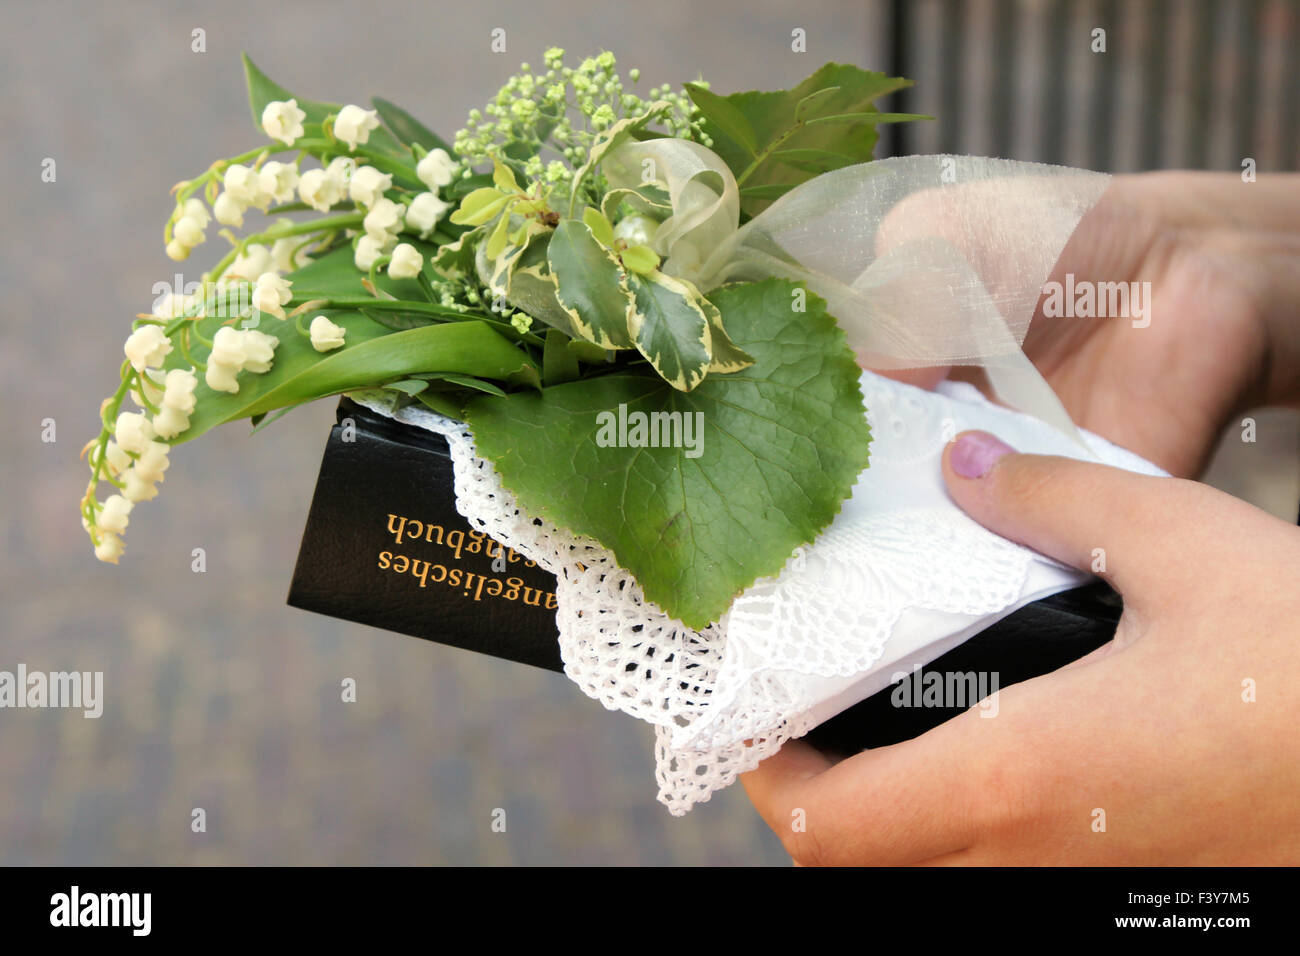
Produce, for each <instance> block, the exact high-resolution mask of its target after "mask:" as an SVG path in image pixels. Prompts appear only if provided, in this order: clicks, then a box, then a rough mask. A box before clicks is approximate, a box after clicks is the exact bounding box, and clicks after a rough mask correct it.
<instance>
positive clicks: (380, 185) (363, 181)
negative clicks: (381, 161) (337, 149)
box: [348, 166, 393, 209]
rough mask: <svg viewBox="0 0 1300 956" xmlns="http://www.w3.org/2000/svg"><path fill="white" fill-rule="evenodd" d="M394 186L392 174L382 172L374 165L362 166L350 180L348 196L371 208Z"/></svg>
mask: <svg viewBox="0 0 1300 956" xmlns="http://www.w3.org/2000/svg"><path fill="white" fill-rule="evenodd" d="M392 188H393V177H392V176H389V175H387V174H385V173H381V172H380V171H379V170H377V169H375V167H373V166H362V167H361V168H360V169H358V170H357V171H356V172H354V173H353V174H352V178H351V180H349V182H348V197H349V198H350V199H351V200H352V201H353V202H355V203H360V204H361V205H363V206H365V207H366V208H367V209H369V208H370V207H371V206H373V205H374V204H375V203H377V202H378V201H379V200H380V199H381V198H383V195H384V193H386V192H388V190H390V189H392Z"/></svg>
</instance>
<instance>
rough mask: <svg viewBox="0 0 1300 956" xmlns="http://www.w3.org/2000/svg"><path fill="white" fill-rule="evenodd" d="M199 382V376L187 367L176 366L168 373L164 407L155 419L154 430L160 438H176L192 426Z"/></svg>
mask: <svg viewBox="0 0 1300 956" xmlns="http://www.w3.org/2000/svg"><path fill="white" fill-rule="evenodd" d="M198 384H199V380H198V377H197V376H195V374H194V373H193V372H189V371H186V370H185V369H180V368H174V369H172V370H171V371H170V372H168V373H167V379H166V384H165V386H164V388H163V396H162V402H161V406H162V407H161V408H160V409H159V411H158V414H157V415H155V416H154V419H153V430H154V432H155V433H156V434H157V435H158V437H159V438H175V437H176V436H177V435H179V434H180V433H181V432H183V431H185V429H187V428H189V427H190V415H192V414H193V413H194V405H195V398H194V389H195V388H196V387H197V386H198Z"/></svg>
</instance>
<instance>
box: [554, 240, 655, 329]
mask: <svg viewBox="0 0 1300 956" xmlns="http://www.w3.org/2000/svg"><path fill="white" fill-rule="evenodd" d="M546 258H547V261H548V262H549V263H550V267H551V272H552V273H553V274H554V275H555V278H556V280H557V282H558V288H557V291H556V298H558V299H559V302H560V305H561V306H563V307H564V310H565V312H567V313H568V314H569V318H570V320H571V321H572V322H573V326H574V329H575V330H576V331H577V332H578V334H579V335H581V336H582V337H583V338H584V339H586V340H587V341H589V342H594V343H595V344H597V345H599V346H601V347H602V348H607V349H609V348H617V349H626V348H631V347H632V338H631V335H630V334H629V329H628V325H629V321H630V319H631V315H632V313H633V310H634V306H633V304H632V293H631V291H630V290H629V288H628V277H627V274H626V273H625V272H623V269H622V267H620V266H619V263H618V259H616V258H615V257H614V254H613V253H611V252H610V251H609V250H608V249H606V248H605V247H604V246H602V245H601V244H600V243H599V242H597V241H596V237H595V236H593V235H592V234H591V230H590V229H589V228H587V226H586V224H585V223H582V222H579V221H578V220H576V219H565V220H563V221H562V222H561V223H560V224H559V225H558V226H556V227H555V234H554V235H553V236H552V237H551V242H550V246H549V248H548V249H547V252H546Z"/></svg>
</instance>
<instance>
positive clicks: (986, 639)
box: [288, 398, 1122, 753]
mask: <svg viewBox="0 0 1300 956" xmlns="http://www.w3.org/2000/svg"><path fill="white" fill-rule="evenodd" d="M288 603H289V604H290V605H292V606H293V607H297V608H303V609H304V610H308V611H316V612H318V613H320V614H327V615H330V616H331V617H336V618H341V619H343V620H347V621H355V622H357V623H360V624H369V625H371V626H373V627H379V628H383V629H385V630H389V631H395V632H397V633H400V634H408V635H411V636H413V637H420V638H424V639H425V640H430V641H437V642H438V643H441V644H449V645H451V646H453V647H460V648H464V649H467V650H473V651H479V652H481V653H484V654H491V655H492V656H494V657H501V658H505V659H506V660H510V661H515V662H518V663H521V664H532V665H533V666H535V667H543V668H547V669H549V670H553V671H560V670H562V669H563V664H562V662H561V660H560V651H559V645H558V641H557V632H556V627H555V607H556V604H555V578H554V576H553V575H551V574H550V573H549V572H547V571H544V570H542V569H541V568H539V567H536V566H535V565H534V564H533V563H532V562H530V561H527V560H526V559H525V558H524V557H523V556H522V555H519V554H517V553H515V552H514V551H513V550H511V549H509V548H503V547H502V546H501V545H500V544H498V543H497V542H496V541H493V540H492V539H491V538H489V537H486V536H485V535H484V534H483V533H482V532H478V531H475V530H473V529H472V528H471V527H470V525H469V523H468V522H467V521H466V520H465V519H464V518H463V517H462V516H461V515H460V514H459V513H458V512H457V511H456V500H455V491H454V487H453V474H452V463H451V455H450V452H449V450H448V447H447V443H446V441H445V440H444V439H443V438H442V436H440V435H435V434H433V433H432V432H428V431H425V430H424V429H421V428H415V427H413V426H410V425H404V424H402V423H400V422H395V421H393V420H392V419H389V418H385V417H383V416H382V415H377V414H375V413H373V412H371V411H369V410H368V409H366V408H363V407H362V406H360V405H357V404H356V403H354V402H352V401H350V400H348V399H346V398H345V399H343V400H342V401H340V403H339V407H338V414H337V423H336V424H335V425H334V427H333V428H332V429H331V431H330V436H329V440H328V442H327V443H326V445H325V454H324V457H323V458H322V460H321V468H320V475H319V477H318V479H317V482H316V491H315V494H314V496H313V498H312V503H311V510H310V512H309V514H308V516H307V527H306V529H305V530H304V532H303V537H302V544H301V546H300V548H299V551H298V563H297V566H296V568H295V569H294V574H293V582H292V584H291V585H290V589H289V598H288ZM1121 610H1122V607H1121V605H1120V601H1119V597H1118V596H1117V595H1116V594H1115V593H1114V592H1113V591H1111V590H1110V589H1109V588H1108V587H1106V586H1105V585H1104V584H1101V583H1095V584H1090V585H1087V586H1084V587H1080V588H1075V589H1072V590H1069V591H1064V592H1061V593H1059V594H1055V595H1052V596H1050V597H1047V598H1043V599H1042V600H1039V601H1035V602H1034V603H1032V604H1028V605H1026V606H1025V607H1023V608H1021V609H1020V610H1018V611H1016V612H1014V613H1013V614H1010V615H1008V616H1007V617H1004V618H1002V619H1001V620H1000V621H997V622H996V623H994V624H992V625H990V626H989V627H988V628H986V629H985V630H983V631H981V632H980V633H979V634H977V635H975V636H974V637H972V638H970V639H969V640H967V641H966V642H964V643H963V644H961V645H959V646H958V647H956V648H953V649H952V650H950V651H948V652H947V653H945V654H943V655H941V656H940V657H938V658H936V659H935V660H934V661H932V662H931V663H929V664H927V665H926V666H925V667H924V668H922V669H921V672H920V674H919V675H917V674H909V676H908V679H909V680H913V679H915V680H917V681H918V684H917V686H920V681H921V680H922V679H924V678H926V677H928V676H929V675H930V673H931V672H934V673H937V674H939V675H940V679H943V678H946V677H947V676H948V675H962V674H995V675H997V684H996V685H994V689H996V687H1005V686H1007V685H1009V684H1014V683H1017V682H1019V681H1023V680H1027V679H1029V678H1031V677H1037V676H1039V675H1041V674H1045V673H1048V672H1049V671H1052V670H1055V669H1057V668H1058V667H1061V666H1063V665H1064V664H1067V663H1069V662H1070V661H1072V660H1076V659H1078V658H1079V657H1082V656H1083V655H1084V654H1086V653H1088V652H1089V651H1091V650H1093V649H1095V648H1097V647H1100V646H1101V645H1102V644H1104V643H1105V642H1106V641H1108V640H1110V638H1111V637H1113V636H1114V633H1115V626H1116V624H1117V623H1118V621H1119V615H1120V612H1121ZM896 686H897V685H889V686H887V687H886V688H885V689H884V690H881V691H879V692H878V693H876V694H875V695H873V696H871V697H868V698H867V699H866V700H864V701H862V702H861V703H859V704H856V705H854V706H853V707H850V708H849V709H848V710H846V711H844V712H843V713H841V714H839V715H837V716H835V717H833V718H831V719H830V720H828V721H826V722H825V723H823V724H822V725H821V726H820V727H818V728H816V729H815V730H814V731H812V732H811V733H810V734H809V735H808V737H807V738H806V739H808V740H810V741H812V742H813V743H815V744H817V745H818V746H821V747H823V748H825V749H828V750H833V751H837V752H841V753H850V752H853V751H856V750H860V749H862V748H865V747H878V746H884V745H886V744H892V743H898V742H899V741H902V740H908V739H910V738H912V737H915V736H917V735H919V734H921V733H924V732H925V731H927V730H929V729H931V728H932V727H936V726H938V725H939V724H941V723H943V722H944V721H945V720H948V719H949V718H950V717H953V716H955V715H956V714H958V713H960V712H961V711H962V710H963V709H964V708H963V707H943V706H920V707H918V706H906V707H900V706H896V705H895V703H894V700H893V699H892V698H893V696H894V695H893V691H894V689H895V687H896ZM981 686H983V682H981ZM973 703H974V701H967V705H968V706H969V705H970V704H973Z"/></svg>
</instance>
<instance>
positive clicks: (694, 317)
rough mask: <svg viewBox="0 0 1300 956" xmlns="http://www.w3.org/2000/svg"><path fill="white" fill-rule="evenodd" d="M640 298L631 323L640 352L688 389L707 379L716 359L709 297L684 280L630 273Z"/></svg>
mask: <svg viewBox="0 0 1300 956" xmlns="http://www.w3.org/2000/svg"><path fill="white" fill-rule="evenodd" d="M628 282H629V284H630V285H631V287H632V292H633V294H634V295H635V296H636V312H635V313H634V314H633V315H632V318H631V322H630V323H629V325H630V328H631V330H632V339H633V341H634V342H635V343H636V347H637V350H638V351H640V353H641V354H642V355H644V356H645V357H646V359H647V360H648V361H649V362H650V364H651V365H653V366H654V369H655V371H656V372H658V373H659V374H660V375H661V376H662V377H663V380H664V381H665V382H667V383H668V384H669V385H671V386H672V387H673V388H676V389H679V390H680V391H683V392H689V391H690V390H691V389H693V388H695V386H697V385H699V384H700V382H702V381H703V380H704V376H705V375H706V374H707V373H708V370H709V363H710V362H711V361H712V359H713V350H712V342H711V336H710V330H709V319H708V315H707V314H706V313H705V311H704V307H703V306H702V305H701V302H702V300H703V299H704V297H703V296H702V295H700V293H699V291H698V290H697V289H696V288H695V286H693V285H691V284H690V283H689V282H685V281H683V280H681V279H675V278H673V277H672V276H667V275H664V274H663V273H662V272H652V273H651V274H650V275H648V276H640V275H632V276H629V277H628Z"/></svg>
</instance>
